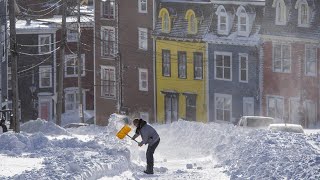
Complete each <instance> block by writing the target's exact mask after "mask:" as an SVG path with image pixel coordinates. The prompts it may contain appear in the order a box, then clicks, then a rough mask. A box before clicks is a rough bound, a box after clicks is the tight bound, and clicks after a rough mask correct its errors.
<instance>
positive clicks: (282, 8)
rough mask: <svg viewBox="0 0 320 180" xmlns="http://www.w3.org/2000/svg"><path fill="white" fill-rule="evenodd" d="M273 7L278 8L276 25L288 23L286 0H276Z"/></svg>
mask: <svg viewBox="0 0 320 180" xmlns="http://www.w3.org/2000/svg"><path fill="white" fill-rule="evenodd" d="M272 7H275V8H276V25H285V24H286V23H287V7H286V4H285V3H284V0H274V1H273V5H272Z"/></svg>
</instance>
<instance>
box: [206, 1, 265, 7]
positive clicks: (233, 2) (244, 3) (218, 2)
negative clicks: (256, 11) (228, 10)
mask: <svg viewBox="0 0 320 180" xmlns="http://www.w3.org/2000/svg"><path fill="white" fill-rule="evenodd" d="M265 1H266V0H211V2H213V3H214V4H234V5H247V4H251V5H260V6H264V5H265Z"/></svg>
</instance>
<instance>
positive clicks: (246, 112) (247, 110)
mask: <svg viewBox="0 0 320 180" xmlns="http://www.w3.org/2000/svg"><path fill="white" fill-rule="evenodd" d="M243 116H254V99H253V97H244V98H243Z"/></svg>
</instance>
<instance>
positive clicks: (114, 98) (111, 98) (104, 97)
mask: <svg viewBox="0 0 320 180" xmlns="http://www.w3.org/2000/svg"><path fill="white" fill-rule="evenodd" d="M100 98H102V99H106V100H116V99H117V98H116V97H111V96H110V97H109V96H101V95H100Z"/></svg>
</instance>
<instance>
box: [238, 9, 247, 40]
mask: <svg viewBox="0 0 320 180" xmlns="http://www.w3.org/2000/svg"><path fill="white" fill-rule="evenodd" d="M242 11H244V12H242ZM237 16H238V35H240V36H248V35H249V16H248V14H247V12H246V10H245V9H244V7H243V6H240V7H239V8H238V10H237ZM241 18H245V19H246V23H245V24H241ZM244 25H245V27H246V30H245V31H241V26H244Z"/></svg>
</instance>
